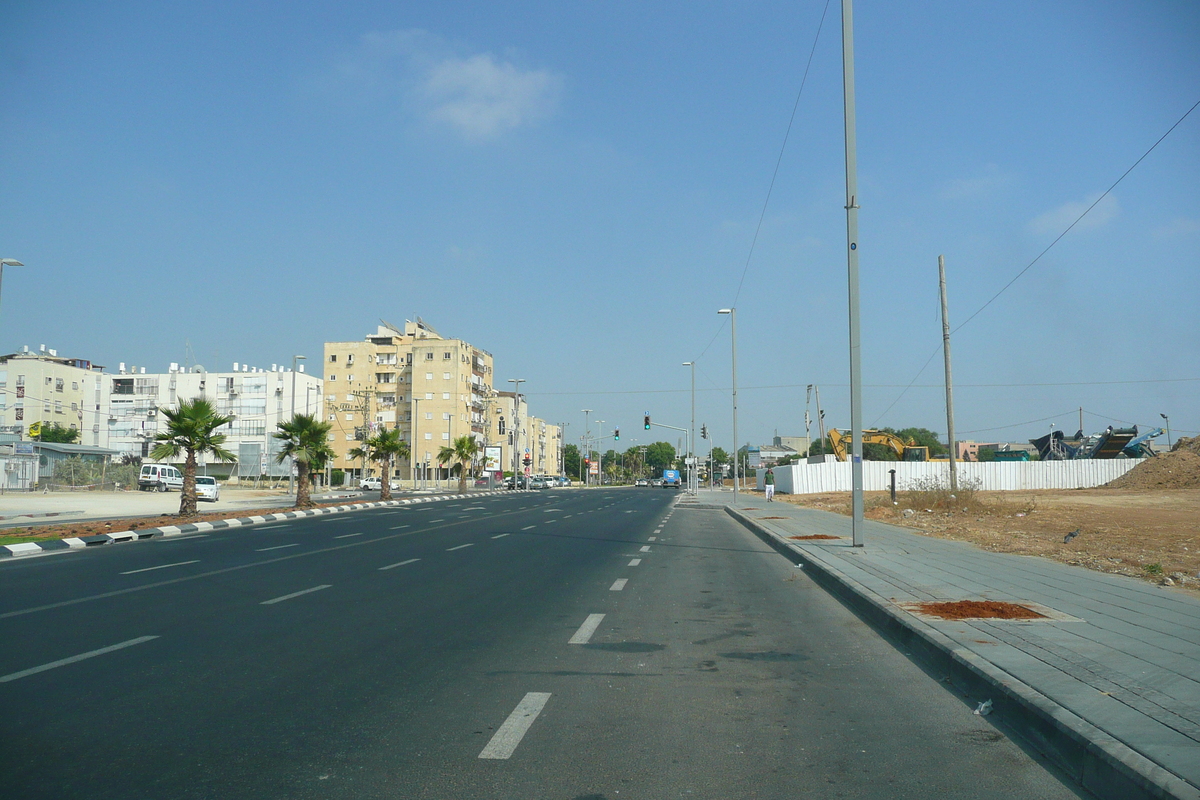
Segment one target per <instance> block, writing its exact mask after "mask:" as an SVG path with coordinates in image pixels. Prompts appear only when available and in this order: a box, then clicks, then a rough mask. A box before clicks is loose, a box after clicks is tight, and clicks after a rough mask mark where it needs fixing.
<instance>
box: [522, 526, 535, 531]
mask: <svg viewBox="0 0 1200 800" xmlns="http://www.w3.org/2000/svg"><path fill="white" fill-rule="evenodd" d="M536 527H537V525H526V526H525V527H524V528H521V530H523V531H528V530H533V529H534V528H536Z"/></svg>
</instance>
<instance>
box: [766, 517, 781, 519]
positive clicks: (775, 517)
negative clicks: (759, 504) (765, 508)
mask: <svg viewBox="0 0 1200 800" xmlns="http://www.w3.org/2000/svg"><path fill="white" fill-rule="evenodd" d="M759 519H787V517H759Z"/></svg>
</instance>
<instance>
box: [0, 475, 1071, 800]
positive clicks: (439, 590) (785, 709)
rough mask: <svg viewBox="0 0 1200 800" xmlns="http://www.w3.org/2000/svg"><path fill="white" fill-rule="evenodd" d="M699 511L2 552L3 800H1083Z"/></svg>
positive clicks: (617, 504) (489, 508) (395, 525)
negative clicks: (48, 552) (35, 553)
mask: <svg viewBox="0 0 1200 800" xmlns="http://www.w3.org/2000/svg"><path fill="white" fill-rule="evenodd" d="M677 496H678V495H677V494H676V493H674V492H664V491H661V490H653V489H638V490H633V489H612V490H589V491H573V490H562V491H558V490H554V491H549V492H538V493H532V494H525V493H523V494H519V495H515V496H499V497H487V498H478V499H471V500H460V501H448V502H441V503H429V504H424V505H420V506H415V507H406V508H402V509H400V508H396V509H381V510H372V511H364V512H359V513H353V514H341V515H335V516H329V517H317V518H311V519H305V520H299V521H294V522H289V523H286V524H273V525H269V526H261V527H256V528H252V529H243V530H236V531H232V532H225V533H220V534H215V533H214V534H209V535H198V536H192V537H183V538H178V539H170V540H152V541H147V542H141V543H137V544H127V545H115V546H111V547H106V548H95V549H89V550H86V551H82V552H76V553H69V554H66V555H61V556H57V555H56V556H46V557H39V558H30V559H21V560H13V561H10V562H5V563H3V564H0V704H2V707H3V714H0V796H2V797H5V798H14V799H15V798H55V800H63V799H64V798H88V799H89V800H93V799H97V798H121V799H122V800H127V799H128V798H572V799H574V800H597V799H598V798H608V800H624V798H668V797H708V798H751V797H753V798H794V797H822V798H823V797H829V798H833V797H864V798H866V797H870V798H909V797H911V798H922V799H924V798H931V797H954V798H1012V797H1020V798H1066V797H1075V796H1077V795H1076V794H1075V793H1074V792H1073V791H1072V790H1071V789H1070V788H1068V787H1066V786H1064V785H1063V784H1062V783H1060V782H1059V781H1058V780H1057V779H1056V777H1055V776H1054V775H1052V774H1051V773H1050V772H1048V771H1047V770H1046V768H1044V767H1043V766H1042V765H1041V764H1040V763H1039V762H1038V761H1036V760H1035V759H1034V758H1033V757H1031V756H1030V755H1028V754H1027V753H1026V752H1025V751H1023V750H1022V749H1020V748H1019V747H1017V746H1016V745H1015V744H1014V743H1012V742H1011V741H1009V740H1008V739H1007V738H1006V736H1005V735H1004V733H1003V732H1002V731H999V730H997V729H995V728H993V727H992V725H991V724H990V721H989V720H988V719H987V718H984V717H979V716H975V715H974V714H972V712H971V707H970V706H969V705H968V704H967V702H966V701H965V700H963V699H961V698H957V697H955V696H953V695H952V694H951V693H949V692H948V691H947V690H946V689H945V688H943V687H942V686H940V685H939V684H938V683H937V682H936V681H934V680H932V679H931V678H930V677H928V676H927V675H926V674H924V673H923V672H922V671H921V670H920V669H918V668H917V667H915V666H914V665H913V664H912V663H910V662H909V661H908V660H907V659H906V658H905V657H904V656H903V654H902V653H900V652H897V651H896V650H895V649H893V648H892V647H891V646H890V645H889V644H887V643H886V642H884V641H882V640H881V639H879V638H878V637H877V636H876V635H875V634H874V633H873V632H872V631H871V630H870V629H869V628H867V627H866V626H864V625H863V624H862V623H861V622H859V621H858V620H857V618H855V617H854V616H853V615H852V614H850V613H849V612H847V611H846V610H845V609H844V608H843V607H842V606H840V605H839V604H838V603H837V602H835V601H833V600H832V599H830V598H829V597H828V596H827V595H826V594H825V593H824V592H823V591H822V590H821V589H819V588H818V587H816V586H815V585H814V584H812V583H811V582H810V581H809V580H808V579H807V578H806V577H805V576H804V575H803V572H802V570H799V569H797V568H796V567H795V566H794V565H792V564H790V563H789V562H788V561H787V560H786V559H784V558H783V557H781V556H779V555H777V554H775V553H774V552H772V551H770V550H769V549H768V548H766V546H765V545H763V544H762V543H760V542H759V541H758V540H757V539H755V538H754V537H753V536H752V535H750V534H749V533H748V532H746V531H745V530H744V529H742V528H741V527H739V526H737V525H736V524H735V523H733V522H732V521H731V520H730V519H729V518H728V517H727V516H726V515H725V514H723V513H721V512H717V511H711V510H675V511H673V510H672V509H673V502H674V500H675V499H676V498H677Z"/></svg>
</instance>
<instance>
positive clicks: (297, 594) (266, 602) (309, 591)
mask: <svg viewBox="0 0 1200 800" xmlns="http://www.w3.org/2000/svg"><path fill="white" fill-rule="evenodd" d="M332 588H333V584H329V583H323V584H321V585H320V586H314V587H312V588H311V589H301V590H300V591H298V592H292V593H291V594H285V595H284V596H283V597H276V598H273V599H271V600H263V601H262V602H261V603H259V605H260V606H270V605H274V604H276V603H282V602H283V601H284V600H291V599H292V598H293V597H300V596H301V595H306V594H312V593H313V592H319V591H321V590H322V589H332Z"/></svg>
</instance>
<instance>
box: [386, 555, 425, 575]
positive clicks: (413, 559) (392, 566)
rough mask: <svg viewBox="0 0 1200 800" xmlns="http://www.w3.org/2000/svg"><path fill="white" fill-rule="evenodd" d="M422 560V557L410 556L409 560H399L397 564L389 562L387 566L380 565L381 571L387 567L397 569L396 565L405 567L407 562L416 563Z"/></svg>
mask: <svg viewBox="0 0 1200 800" xmlns="http://www.w3.org/2000/svg"><path fill="white" fill-rule="evenodd" d="M420 560H421V559H419V558H410V559H409V560H408V561H399V562H397V563H395V564H388V565H387V566H386V567H380V568H379V571H380V572H382V571H383V570H385V569H395V568H396V567H403V566H404V565H405V564H415V563H417V562H418V561H420Z"/></svg>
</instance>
